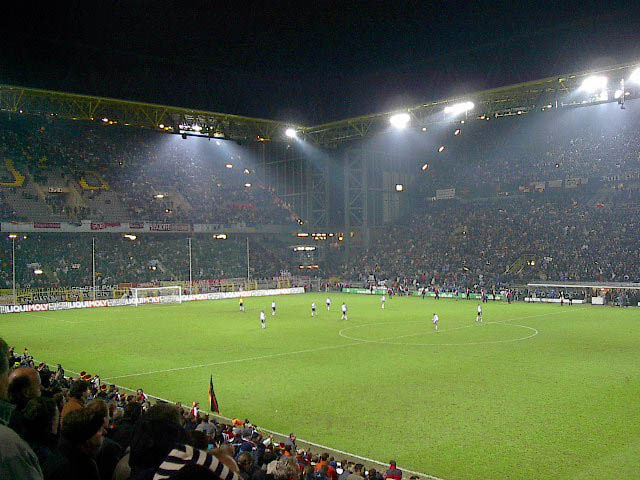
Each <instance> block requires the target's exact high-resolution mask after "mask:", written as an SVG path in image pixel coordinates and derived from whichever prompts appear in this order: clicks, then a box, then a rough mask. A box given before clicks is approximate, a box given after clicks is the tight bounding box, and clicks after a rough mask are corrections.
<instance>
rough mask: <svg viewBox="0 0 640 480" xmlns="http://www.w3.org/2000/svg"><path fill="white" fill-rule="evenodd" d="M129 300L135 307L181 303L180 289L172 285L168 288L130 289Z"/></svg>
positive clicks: (178, 286)
mask: <svg viewBox="0 0 640 480" xmlns="http://www.w3.org/2000/svg"><path fill="white" fill-rule="evenodd" d="M131 298H132V300H133V301H134V305H135V306H136V307H137V306H138V305H144V304H146V303H150V304H153V303H160V304H167V303H182V287H181V286H180V285H173V286H168V287H145V288H131Z"/></svg>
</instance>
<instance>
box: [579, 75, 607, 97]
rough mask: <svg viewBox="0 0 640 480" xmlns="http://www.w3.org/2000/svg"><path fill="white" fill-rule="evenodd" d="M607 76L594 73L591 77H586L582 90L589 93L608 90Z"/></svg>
mask: <svg viewBox="0 0 640 480" xmlns="http://www.w3.org/2000/svg"><path fill="white" fill-rule="evenodd" d="M607 82H608V79H607V77H602V76H599V75H592V76H590V77H587V78H585V79H584V80H583V81H582V85H581V86H580V90H582V91H584V92H587V93H597V92H602V91H603V90H606V88H607Z"/></svg>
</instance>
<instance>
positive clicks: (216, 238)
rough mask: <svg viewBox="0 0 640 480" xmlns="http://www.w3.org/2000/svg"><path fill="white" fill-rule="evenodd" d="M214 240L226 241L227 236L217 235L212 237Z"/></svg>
mask: <svg viewBox="0 0 640 480" xmlns="http://www.w3.org/2000/svg"><path fill="white" fill-rule="evenodd" d="M213 239H214V240H226V239H227V234H226V233H218V234H217V235H214V236H213Z"/></svg>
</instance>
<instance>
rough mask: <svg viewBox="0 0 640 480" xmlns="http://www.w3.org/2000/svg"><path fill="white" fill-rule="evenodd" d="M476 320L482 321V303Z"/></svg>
mask: <svg viewBox="0 0 640 480" xmlns="http://www.w3.org/2000/svg"><path fill="white" fill-rule="evenodd" d="M476 322H482V305H480V304H478V315H477V316H476Z"/></svg>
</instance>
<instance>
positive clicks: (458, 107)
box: [444, 102, 475, 115]
mask: <svg viewBox="0 0 640 480" xmlns="http://www.w3.org/2000/svg"><path fill="white" fill-rule="evenodd" d="M473 107H475V105H474V104H473V102H463V103H456V104H454V105H450V106H448V107H445V108H444V113H446V114H451V115H459V114H461V113H464V112H468V111H469V110H473Z"/></svg>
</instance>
